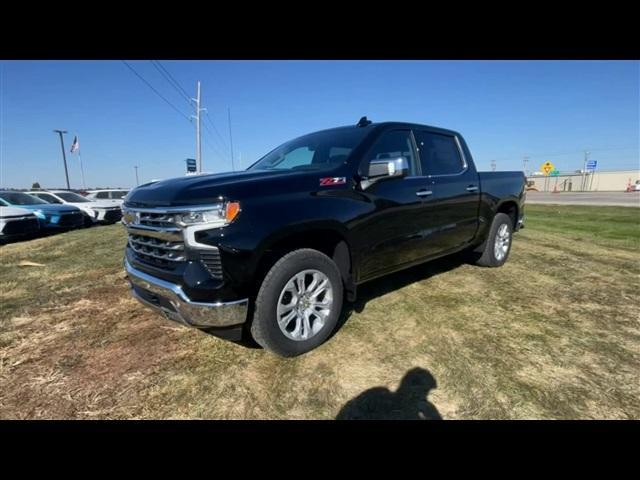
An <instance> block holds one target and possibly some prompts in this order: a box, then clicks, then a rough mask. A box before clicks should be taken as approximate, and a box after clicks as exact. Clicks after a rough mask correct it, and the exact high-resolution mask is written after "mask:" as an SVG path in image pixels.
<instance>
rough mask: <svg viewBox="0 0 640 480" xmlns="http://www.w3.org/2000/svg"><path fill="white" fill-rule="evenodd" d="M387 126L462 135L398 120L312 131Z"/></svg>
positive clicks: (367, 128) (445, 129) (452, 131)
mask: <svg viewBox="0 0 640 480" xmlns="http://www.w3.org/2000/svg"><path fill="white" fill-rule="evenodd" d="M385 127H399V128H412V129H420V128H426V129H429V130H434V131H437V132H440V133H443V134H448V135H460V134H459V133H458V132H457V131H455V130H450V129H448V128H442V127H435V126H433V125H424V124H421V123H411V122H398V121H388V122H377V123H370V124H368V125H366V126H362V127H359V126H357V125H344V126H341V127H335V128H327V129H324V130H318V131H317V132H312V133H319V132H328V131H331V130H348V129H366V130H373V129H377V128H385Z"/></svg>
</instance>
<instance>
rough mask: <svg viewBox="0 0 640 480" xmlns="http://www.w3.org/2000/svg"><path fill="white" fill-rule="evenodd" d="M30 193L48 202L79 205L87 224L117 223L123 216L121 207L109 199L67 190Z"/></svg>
mask: <svg viewBox="0 0 640 480" xmlns="http://www.w3.org/2000/svg"><path fill="white" fill-rule="evenodd" d="M29 194H30V195H33V196H34V197H38V198H39V199H41V200H44V201H45V202H47V203H55V204H59V205H62V204H64V205H73V206H74V207H78V208H79V209H80V210H82V211H83V212H84V213H85V214H86V216H85V226H89V225H92V224H94V223H105V224H110V223H115V222H117V221H119V220H120V219H121V218H122V210H121V209H120V207H119V206H117V205H114V204H113V203H112V202H111V201H109V200H92V199H89V198H85V197H83V196H82V195H79V194H77V193H74V192H69V191H66V190H38V191H31V192H29Z"/></svg>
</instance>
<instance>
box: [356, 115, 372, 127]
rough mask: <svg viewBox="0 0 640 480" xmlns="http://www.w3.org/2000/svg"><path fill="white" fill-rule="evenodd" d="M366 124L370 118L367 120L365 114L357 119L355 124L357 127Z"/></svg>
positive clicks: (369, 121) (368, 123) (369, 123)
mask: <svg viewBox="0 0 640 480" xmlns="http://www.w3.org/2000/svg"><path fill="white" fill-rule="evenodd" d="M367 125H371V120H368V119H367V117H366V116H365V117H362V118H361V119H360V120H358V123H357V124H356V126H358V127H366V126H367Z"/></svg>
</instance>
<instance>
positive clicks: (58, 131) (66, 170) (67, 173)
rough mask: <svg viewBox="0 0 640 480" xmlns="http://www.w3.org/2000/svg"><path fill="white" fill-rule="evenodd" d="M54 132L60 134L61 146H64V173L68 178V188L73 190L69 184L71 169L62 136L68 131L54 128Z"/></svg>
mask: <svg viewBox="0 0 640 480" xmlns="http://www.w3.org/2000/svg"><path fill="white" fill-rule="evenodd" d="M54 132H55V133H57V134H59V135H60V146H61V147H62V161H63V162H64V175H65V177H66V178H67V190H71V186H70V185H69V170H68V169H67V154H66V153H65V151H64V139H63V138H62V134H63V133H67V131H66V130H54Z"/></svg>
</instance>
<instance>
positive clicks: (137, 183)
mask: <svg viewBox="0 0 640 480" xmlns="http://www.w3.org/2000/svg"><path fill="white" fill-rule="evenodd" d="M133 168H135V169H136V187H137V186H138V185H140V182H139V181H138V166H137V165H135V166H134V167H133Z"/></svg>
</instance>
